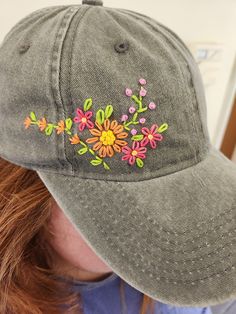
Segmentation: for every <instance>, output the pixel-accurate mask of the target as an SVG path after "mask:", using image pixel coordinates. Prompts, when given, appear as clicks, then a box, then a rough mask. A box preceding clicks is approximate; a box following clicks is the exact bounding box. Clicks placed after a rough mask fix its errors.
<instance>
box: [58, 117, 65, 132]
mask: <svg viewBox="0 0 236 314" xmlns="http://www.w3.org/2000/svg"><path fill="white" fill-rule="evenodd" d="M56 130H57V134H61V133H62V132H63V131H64V130H65V122H64V121H63V120H61V121H59V122H58V124H57V127H56Z"/></svg>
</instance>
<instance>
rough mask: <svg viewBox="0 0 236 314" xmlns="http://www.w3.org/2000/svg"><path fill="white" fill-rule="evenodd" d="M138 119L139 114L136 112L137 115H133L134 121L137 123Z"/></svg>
mask: <svg viewBox="0 0 236 314" xmlns="http://www.w3.org/2000/svg"><path fill="white" fill-rule="evenodd" d="M137 117H138V112H135V114H134V115H133V121H136V120H137Z"/></svg>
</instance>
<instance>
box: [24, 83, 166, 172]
mask: <svg viewBox="0 0 236 314" xmlns="http://www.w3.org/2000/svg"><path fill="white" fill-rule="evenodd" d="M138 82H139V91H138V92H137V93H136V91H135V90H134V88H132V89H131V88H129V87H127V88H125V95H126V97H129V98H130V99H131V101H132V102H133V103H132V104H131V105H129V106H128V107H127V111H126V112H124V113H123V114H122V115H121V118H120V121H119V122H118V119H115V118H111V116H112V115H113V113H114V108H113V106H112V105H111V104H108V105H106V106H105V108H99V109H98V110H96V111H94V110H93V109H91V108H92V106H93V100H92V98H87V99H86V100H85V101H84V104H83V108H81V107H77V108H76V109H75V116H74V117H73V118H70V117H69V118H67V119H65V120H60V121H59V122H58V123H56V124H54V123H50V122H48V119H46V118H45V117H42V118H41V119H37V117H36V115H35V113H34V112H33V111H32V112H30V115H29V116H28V117H26V118H25V120H24V126H25V129H28V128H29V127H30V126H31V125H36V126H38V128H39V130H40V131H41V132H44V133H45V135H47V136H50V135H51V134H52V133H53V130H55V131H56V134H57V135H60V134H62V133H66V134H68V135H69V141H70V143H71V144H72V145H74V146H76V147H77V145H78V149H77V150H76V152H77V154H78V155H79V156H82V155H85V154H88V155H89V156H90V157H91V159H89V162H90V164H91V165H92V166H98V165H102V166H103V167H104V169H105V170H111V168H110V166H109V165H108V164H107V162H106V161H105V160H104V159H106V158H109V159H111V158H113V156H114V155H115V154H123V155H122V156H121V160H122V161H127V164H128V165H129V166H134V165H137V166H138V167H139V168H142V167H143V166H144V159H146V158H147V153H148V147H149V148H151V149H155V148H156V147H157V142H161V141H162V140H163V135H162V134H161V133H163V132H164V131H166V130H167V128H168V124H167V123H163V124H161V126H160V127H158V125H157V124H156V123H155V124H153V125H151V126H147V127H146V126H144V125H145V124H146V123H148V121H147V119H146V117H145V116H144V115H145V112H146V111H147V110H151V111H154V110H155V109H156V107H157V104H158V105H159V101H158V100H157V102H153V101H150V102H149V103H148V105H146V104H144V102H143V98H144V97H146V96H147V93H148V90H147V88H146V84H147V81H146V79H144V78H140V79H139V81H138ZM144 86H145V87H144ZM73 122H74V123H76V124H78V126H77V129H78V131H79V132H83V131H84V129H85V128H87V129H88V130H89V132H90V134H91V135H92V137H87V136H86V138H85V139H83V137H82V136H81V134H72V132H71V128H72V125H73ZM139 130H140V131H139Z"/></svg>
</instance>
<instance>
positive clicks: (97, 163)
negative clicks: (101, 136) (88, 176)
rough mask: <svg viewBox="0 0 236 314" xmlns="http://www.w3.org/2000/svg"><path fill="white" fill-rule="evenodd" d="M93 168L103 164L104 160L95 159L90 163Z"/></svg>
mask: <svg viewBox="0 0 236 314" xmlns="http://www.w3.org/2000/svg"><path fill="white" fill-rule="evenodd" d="M90 163H91V164H92V165H93V166H98V165H100V164H101V163H102V160H97V159H93V160H91V161H90Z"/></svg>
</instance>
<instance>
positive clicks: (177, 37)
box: [119, 9, 209, 141]
mask: <svg viewBox="0 0 236 314" xmlns="http://www.w3.org/2000/svg"><path fill="white" fill-rule="evenodd" d="M119 11H123V12H125V13H127V14H128V15H130V16H133V14H135V16H137V15H138V16H140V17H144V18H146V19H149V18H150V17H149V16H147V15H145V14H141V13H139V12H134V11H131V10H126V9H119ZM127 11H128V12H129V13H130V14H129V13H128V12H127ZM155 23H156V24H157V25H158V26H160V27H162V28H164V29H165V30H166V32H167V33H168V34H169V35H170V36H171V38H172V39H173V40H174V41H175V43H176V44H177V45H179V44H181V45H182V47H183V48H184V54H185V55H186V60H187V55H188V56H189V58H190V62H191V63H193V62H195V59H194V57H193V55H192V54H191V52H190V51H189V48H188V47H187V45H186V44H185V43H184V41H183V40H182V39H181V38H180V37H179V36H178V35H177V34H176V33H175V32H174V31H172V30H171V29H169V28H168V27H167V26H166V25H164V24H162V23H160V22H158V21H156V20H155ZM180 53H182V51H180ZM187 66H188V70H189V62H188V64H187ZM189 72H190V75H191V71H190V70H189ZM191 77H192V75H191ZM196 98H197V97H196ZM197 109H198V113H200V107H199V106H197ZM200 120H201V119H200ZM200 125H201V129H202V134H204V135H205V136H207V138H208V141H209V134H205V132H204V128H203V125H202V123H200ZM206 132H207V130H206Z"/></svg>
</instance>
